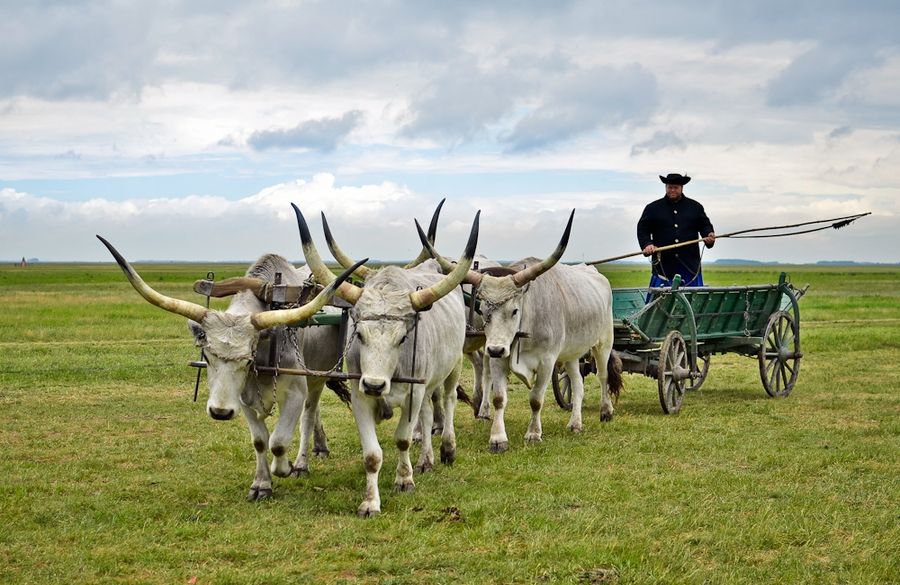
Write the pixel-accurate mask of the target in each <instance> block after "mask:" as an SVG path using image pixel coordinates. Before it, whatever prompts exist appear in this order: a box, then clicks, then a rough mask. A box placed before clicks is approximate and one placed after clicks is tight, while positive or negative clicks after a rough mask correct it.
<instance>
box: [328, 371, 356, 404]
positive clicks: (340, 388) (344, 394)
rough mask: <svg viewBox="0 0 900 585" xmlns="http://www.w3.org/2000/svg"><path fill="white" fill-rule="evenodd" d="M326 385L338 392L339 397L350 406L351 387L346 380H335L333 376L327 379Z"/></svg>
mask: <svg viewBox="0 0 900 585" xmlns="http://www.w3.org/2000/svg"><path fill="white" fill-rule="evenodd" d="M325 385H326V386H327V387H328V388H330V389H331V391H332V392H334V393H335V394H337V397H338V398H340V399H341V402H343V403H344V404H346V405H347V406H348V407H349V406H350V388H349V387H348V386H347V381H346V380H335V379H333V378H332V379H329V380H327V381H326V382H325Z"/></svg>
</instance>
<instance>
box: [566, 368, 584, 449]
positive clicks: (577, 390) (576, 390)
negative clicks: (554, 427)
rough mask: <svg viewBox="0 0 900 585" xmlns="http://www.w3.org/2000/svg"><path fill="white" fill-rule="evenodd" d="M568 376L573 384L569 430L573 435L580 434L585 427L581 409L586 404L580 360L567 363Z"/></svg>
mask: <svg viewBox="0 0 900 585" xmlns="http://www.w3.org/2000/svg"><path fill="white" fill-rule="evenodd" d="M565 366H566V375H568V376H569V381H570V382H571V384H572V416H571V417H570V418H569V424H568V426H567V427H566V428H568V429H569V430H570V431H572V432H573V433H580V432H581V430H582V428H583V426H582V421H581V407H582V405H583V404H584V378H583V377H582V376H581V368H579V367H578V360H577V359H576V360H570V361H567V362H566V363H565Z"/></svg>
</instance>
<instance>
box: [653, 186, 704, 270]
mask: <svg viewBox="0 0 900 585" xmlns="http://www.w3.org/2000/svg"><path fill="white" fill-rule="evenodd" d="M713 231H715V230H714V229H713V225H712V223H711V222H710V221H709V218H708V217H706V212H705V211H704V210H703V206H702V205H700V203H698V202H697V201H694V200H693V199H690V198H688V197H685V196H683V195H682V197H681V199H679V200H678V201H677V202H675V203H672V202H671V201H669V200H668V199H667V198H666V197H663V198H662V199H657V200H656V201H653V202H651V203H650V204H648V205H647V207H645V208H644V213H643V214H642V215H641V219H640V220H638V224H637V238H638V244H639V245H640V247H641V250H643V249H644V248H646V247H647V245H649V244H653V245H654V246H656V247H657V248H659V247H662V246H668V245H670V244H677V243H679V242H687V241H690V240H696V239H697V238H703V237H706V236H707V235H709V233H710V232H713ZM709 247H712V246H709ZM698 272H700V246H699V245H698V244H694V245H692V246H684V247H683V248H676V249H674V250H668V251H666V252H662V253H659V254H654V255H653V273H654V274H658V275H659V276H662V277H663V278H665V279H666V280H671V279H672V278H673V277H674V276H675V275H676V274H680V275H681V278H682V280H684V281H689V280H691V279H692V278H693V276H694V275H695V274H697V273H698Z"/></svg>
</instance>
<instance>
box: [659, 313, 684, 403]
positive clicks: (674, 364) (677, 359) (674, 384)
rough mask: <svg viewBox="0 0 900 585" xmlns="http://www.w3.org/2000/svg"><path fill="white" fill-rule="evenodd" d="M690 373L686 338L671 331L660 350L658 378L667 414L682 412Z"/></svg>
mask: <svg viewBox="0 0 900 585" xmlns="http://www.w3.org/2000/svg"><path fill="white" fill-rule="evenodd" d="M689 373H690V365H689V362H688V351H687V345H686V344H685V342H684V337H682V336H681V333H680V332H678V331H671V332H669V334H668V335H667V336H666V338H665V340H663V343H662V346H661V347H660V350H659V365H658V367H657V378H656V379H657V387H658V389H659V403H660V405H661V406H662V409H663V412H665V413H666V414H674V413H676V412H678V411H679V410H681V402H682V400H683V399H684V392H685V380H687V379H690V378H689Z"/></svg>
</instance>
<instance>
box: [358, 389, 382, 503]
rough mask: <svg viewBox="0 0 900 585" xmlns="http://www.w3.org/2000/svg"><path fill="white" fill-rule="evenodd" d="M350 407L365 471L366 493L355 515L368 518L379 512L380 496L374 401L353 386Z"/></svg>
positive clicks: (378, 454)
mask: <svg viewBox="0 0 900 585" xmlns="http://www.w3.org/2000/svg"><path fill="white" fill-rule="evenodd" d="M354 386H355V387H354V388H353V389H352V398H351V400H350V405H351V407H352V410H353V418H355V419H356V429H357V430H358V431H359V439H360V442H361V443H362V451H363V465H364V466H365V469H366V493H365V496H364V497H363V501H362V503H361V504H360V505H359V508H358V509H357V511H356V513H357V515H358V516H359V517H360V518H369V517H371V516H375V515H377V514H378V513H380V512H381V494H380V493H379V492H378V472H379V471H380V470H381V462H382V460H383V457H382V451H381V445H379V444H378V435H377V434H376V433H375V409H376V408H377V404H376V401H375V400H372V399H370V398H367V397H365V396H363V395H362V393H361V392H360V390H359V385H358V383H355V384H354Z"/></svg>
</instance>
